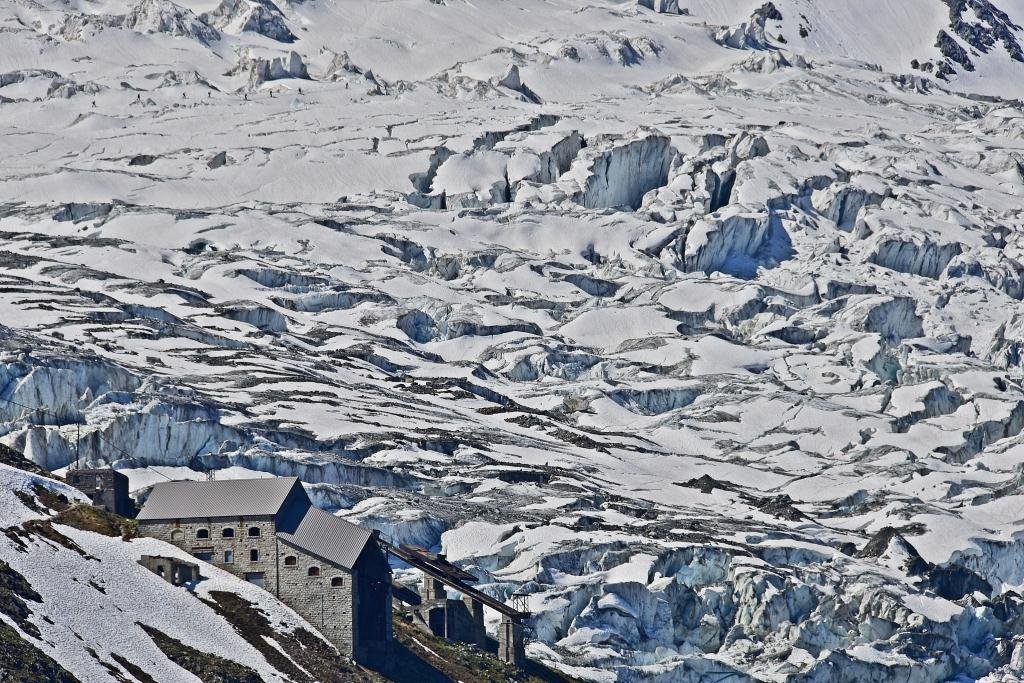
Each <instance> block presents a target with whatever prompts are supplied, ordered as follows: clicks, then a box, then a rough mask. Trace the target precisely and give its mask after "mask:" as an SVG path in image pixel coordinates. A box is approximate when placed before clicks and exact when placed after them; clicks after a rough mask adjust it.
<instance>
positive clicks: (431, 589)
mask: <svg viewBox="0 0 1024 683" xmlns="http://www.w3.org/2000/svg"><path fill="white" fill-rule="evenodd" d="M422 585H423V588H422V590H421V591H420V597H421V598H422V599H423V602H434V601H435V600H444V599H446V598H447V597H448V594H447V593H446V592H445V589H444V584H443V583H441V582H440V581H438V580H437V579H435V578H434V577H433V576H430V575H429V574H424V575H423V584H422Z"/></svg>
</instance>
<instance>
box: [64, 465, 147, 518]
mask: <svg viewBox="0 0 1024 683" xmlns="http://www.w3.org/2000/svg"><path fill="white" fill-rule="evenodd" d="M64 479H65V481H67V482H68V484H70V485H71V486H74V487H75V488H76V489H78V490H79V491H81V492H82V493H84V494H85V495H87V496H89V498H90V500H92V504H93V505H95V506H96V507H101V508H103V509H105V510H106V511H107V512H113V513H114V514H117V515H121V516H122V517H131V516H132V514H133V513H134V512H135V505H134V504H133V503H132V499H131V496H129V495H128V477H126V476H124V475H123V474H121V473H120V472H118V471H116V470H113V469H111V468H109V467H106V468H100V469H73V470H68V471H67V474H65V475H64Z"/></svg>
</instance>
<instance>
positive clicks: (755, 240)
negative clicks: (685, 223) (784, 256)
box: [677, 204, 770, 273]
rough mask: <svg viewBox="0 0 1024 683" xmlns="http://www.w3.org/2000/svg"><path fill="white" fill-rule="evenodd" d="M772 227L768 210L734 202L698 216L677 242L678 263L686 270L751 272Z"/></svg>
mask: <svg viewBox="0 0 1024 683" xmlns="http://www.w3.org/2000/svg"><path fill="white" fill-rule="evenodd" d="M769 227H770V217H769V214H768V213H766V212H761V211H751V210H749V209H747V208H746V207H743V206H741V205H738V204H737V205H732V206H729V207H727V208H724V209H722V210H721V211H718V212H716V213H713V214H711V215H709V216H707V217H705V218H703V219H701V220H698V221H697V222H696V223H695V224H694V225H693V226H692V227H691V228H690V229H689V230H688V231H687V232H686V234H685V237H684V238H681V239H680V240H679V242H678V247H677V248H678V252H677V255H678V258H679V266H680V267H681V268H682V269H683V270H685V271H687V272H705V273H712V272H715V271H722V272H735V273H749V272H750V271H751V269H752V268H755V267H756V266H755V265H754V262H753V260H754V257H755V255H756V254H757V252H758V250H759V249H761V247H762V246H763V245H764V243H765V238H766V236H767V235H768V231H769Z"/></svg>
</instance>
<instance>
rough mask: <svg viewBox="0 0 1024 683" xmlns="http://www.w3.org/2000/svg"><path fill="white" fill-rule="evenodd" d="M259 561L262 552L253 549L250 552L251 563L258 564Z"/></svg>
mask: <svg viewBox="0 0 1024 683" xmlns="http://www.w3.org/2000/svg"><path fill="white" fill-rule="evenodd" d="M259 559H260V551H259V550H257V549H256V548H253V549H252V550H250V551H249V561H250V562H258V561H259Z"/></svg>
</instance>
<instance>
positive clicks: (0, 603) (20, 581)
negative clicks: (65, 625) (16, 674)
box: [0, 560, 43, 680]
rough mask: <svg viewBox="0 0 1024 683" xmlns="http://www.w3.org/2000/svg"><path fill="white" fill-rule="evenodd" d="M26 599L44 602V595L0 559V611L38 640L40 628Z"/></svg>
mask: <svg viewBox="0 0 1024 683" xmlns="http://www.w3.org/2000/svg"><path fill="white" fill-rule="evenodd" d="M26 601H30V602H42V601H43V597H42V596H41V595H39V593H37V592H35V591H34V590H33V589H32V586H31V584H29V582H28V581H26V580H25V577H24V576H22V575H21V574H19V573H18V572H16V571H15V570H14V569H12V568H11V566H10V565H9V564H7V563H6V562H4V561H2V560H0V612H2V613H3V614H6V615H7V616H8V617H10V619H11V621H13V622H14V623H15V624H17V625H18V628H20V629H21V630H22V631H24V632H25V633H27V634H28V635H30V636H32V637H33V638H35V639H36V640H41V639H42V637H41V636H40V634H39V629H38V628H36V625H35V624H33V623H32V622H31V621H29V620H28V617H29V615H30V614H32V610H30V609H29V608H28V605H27V604H26ZM0 680H5V679H3V678H0Z"/></svg>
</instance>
